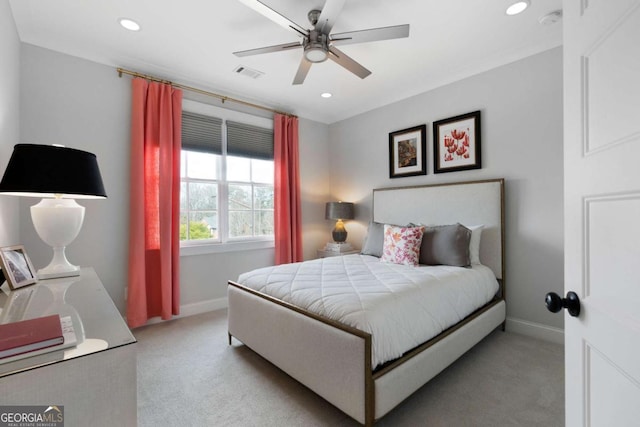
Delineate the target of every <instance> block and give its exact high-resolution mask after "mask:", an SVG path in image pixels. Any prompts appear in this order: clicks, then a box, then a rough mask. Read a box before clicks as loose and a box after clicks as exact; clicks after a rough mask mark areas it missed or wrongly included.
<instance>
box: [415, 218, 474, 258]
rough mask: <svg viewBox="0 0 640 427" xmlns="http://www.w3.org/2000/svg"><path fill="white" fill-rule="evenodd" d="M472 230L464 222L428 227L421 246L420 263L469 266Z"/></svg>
mask: <svg viewBox="0 0 640 427" xmlns="http://www.w3.org/2000/svg"><path fill="white" fill-rule="evenodd" d="M470 240H471V230H469V229H468V228H467V227H465V226H464V225H462V224H452V225H440V226H436V227H426V228H425V229H424V234H423V236H422V245H421V246H420V264H424V265H452V266H456V267H467V266H469V265H471V261H470V258H469V241H470Z"/></svg>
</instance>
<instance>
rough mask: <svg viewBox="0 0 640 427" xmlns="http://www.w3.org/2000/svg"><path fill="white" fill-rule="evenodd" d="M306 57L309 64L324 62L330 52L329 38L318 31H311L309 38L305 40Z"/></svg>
mask: <svg viewBox="0 0 640 427" xmlns="http://www.w3.org/2000/svg"><path fill="white" fill-rule="evenodd" d="M303 45H304V57H305V58H307V61H309V62H314V63H318V62H324V61H326V60H327V57H328V52H329V44H328V38H327V35H326V34H322V33H321V32H319V31H317V30H311V31H309V37H308V38H305V39H304V40H303Z"/></svg>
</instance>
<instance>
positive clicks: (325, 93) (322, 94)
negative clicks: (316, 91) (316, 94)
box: [320, 92, 333, 98]
mask: <svg viewBox="0 0 640 427" xmlns="http://www.w3.org/2000/svg"><path fill="white" fill-rule="evenodd" d="M320 96H321V97H323V98H331V97H332V96H333V95H332V94H330V93H329V92H324V93H321V94H320Z"/></svg>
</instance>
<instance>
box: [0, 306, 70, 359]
mask: <svg viewBox="0 0 640 427" xmlns="http://www.w3.org/2000/svg"><path fill="white" fill-rule="evenodd" d="M63 342H64V336H63V335H62V327H61V325H60V316H58V315H57V314H53V315H51V316H45V317H37V318H35V319H28V320H22V321H20V322H14V323H5V324H4V325H0V359H1V358H4V357H9V356H15V355H16V354H22V353H28V352H30V351H34V350H40V349H42V348H47V347H52V346H54V345H58V344H62V343H63Z"/></svg>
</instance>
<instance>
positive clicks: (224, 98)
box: [116, 67, 296, 117]
mask: <svg viewBox="0 0 640 427" xmlns="http://www.w3.org/2000/svg"><path fill="white" fill-rule="evenodd" d="M116 71H118V76H119V77H122V75H123V74H128V75H130V76H133V77H140V78H143V79H145V80H150V81H154V82H158V83H164V84H167V85H170V86H173V87H177V88H178V89H183V90H188V91H190V92H195V93H199V94H201V95H206V96H212V97H214V98H218V99H219V100H221V101H222V103H223V104H224V103H225V101H230V102H235V103H236V104H241V105H245V106H247V107H252V108H257V109H260V110H265V111H270V112H272V113H276V114H283V115H285V116H289V117H296V115H294V114H291V113H287V112H284V111H278V110H274V109H273V108H269V107H265V106H263V105H258V104H253V103H251V102H247V101H243V100H241V99H236V98H232V97H230V96H225V95H220V94H218V93H214V92H208V91H206V90H202V89H198V88H195V87H191V86H186V85H183V84H180V83H174V82H172V81H169V80H165V79H161V78H159V77H154V76H150V75H148V74H142V73H138V72H136V71H131V70H126V69H124V68H119V67H118V68H116Z"/></svg>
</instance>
